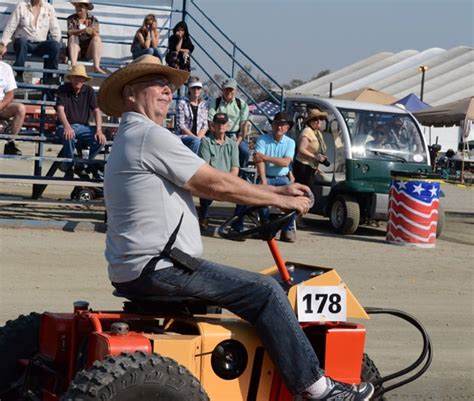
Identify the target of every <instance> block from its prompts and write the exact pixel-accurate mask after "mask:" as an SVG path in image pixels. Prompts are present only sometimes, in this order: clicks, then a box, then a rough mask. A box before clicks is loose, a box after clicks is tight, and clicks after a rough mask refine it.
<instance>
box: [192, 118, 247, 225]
mask: <svg viewBox="0 0 474 401" xmlns="http://www.w3.org/2000/svg"><path fill="white" fill-rule="evenodd" d="M228 121H229V118H228V117H227V114H225V113H216V114H214V118H213V120H212V128H213V129H212V133H211V135H210V136H208V137H204V138H203V139H202V140H201V147H200V148H199V156H200V157H201V158H202V159H204V160H205V161H206V162H207V164H209V165H210V166H212V167H215V168H216V169H217V170H220V171H224V172H226V173H231V174H232V175H235V176H237V175H239V148H238V146H237V142H235V141H234V140H232V139H230V138H229V137H227V136H226V132H227V129H228V125H229V124H228ZM199 201H200V205H201V209H200V214H199V226H200V228H201V230H202V231H205V230H207V228H208V224H209V222H208V213H209V206H210V205H211V203H212V200H211V199H205V198H200V199H199Z"/></svg>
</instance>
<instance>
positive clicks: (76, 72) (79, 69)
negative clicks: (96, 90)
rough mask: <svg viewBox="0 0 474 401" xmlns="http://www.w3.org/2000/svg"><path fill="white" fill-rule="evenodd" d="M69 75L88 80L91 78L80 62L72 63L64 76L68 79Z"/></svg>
mask: <svg viewBox="0 0 474 401" xmlns="http://www.w3.org/2000/svg"><path fill="white" fill-rule="evenodd" d="M70 77H83V78H85V79H87V80H88V81H89V79H92V78H91V77H90V76H89V75H87V71H86V67H84V65H82V64H76V65H73V66H72V67H71V69H70V70H69V71H68V72H67V74H66V75H65V77H64V78H66V79H69V78H70Z"/></svg>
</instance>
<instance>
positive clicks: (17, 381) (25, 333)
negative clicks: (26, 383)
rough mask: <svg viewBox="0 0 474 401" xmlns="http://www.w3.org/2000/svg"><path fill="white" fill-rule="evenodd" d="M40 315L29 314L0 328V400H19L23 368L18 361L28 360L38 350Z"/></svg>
mask: <svg viewBox="0 0 474 401" xmlns="http://www.w3.org/2000/svg"><path fill="white" fill-rule="evenodd" d="M40 318H41V315H40V314H39V313H30V314H29V315H28V316H25V315H21V316H19V317H18V318H17V319H15V320H9V321H8V322H7V323H6V325H5V326H3V327H0V355H1V357H0V399H1V400H2V401H10V400H18V399H21V396H20V391H21V388H22V380H21V379H22V375H23V374H24V372H25V368H23V367H22V366H21V364H20V363H19V360H20V359H29V358H31V357H33V356H34V355H35V354H36V353H37V352H38V350H39V339H38V337H39V325H40Z"/></svg>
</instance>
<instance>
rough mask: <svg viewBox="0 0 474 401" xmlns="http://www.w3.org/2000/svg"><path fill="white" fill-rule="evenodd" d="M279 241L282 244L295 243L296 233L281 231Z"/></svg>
mask: <svg viewBox="0 0 474 401" xmlns="http://www.w3.org/2000/svg"><path fill="white" fill-rule="evenodd" d="M280 241H283V242H295V241H296V233H295V232H294V231H282V232H281V234H280Z"/></svg>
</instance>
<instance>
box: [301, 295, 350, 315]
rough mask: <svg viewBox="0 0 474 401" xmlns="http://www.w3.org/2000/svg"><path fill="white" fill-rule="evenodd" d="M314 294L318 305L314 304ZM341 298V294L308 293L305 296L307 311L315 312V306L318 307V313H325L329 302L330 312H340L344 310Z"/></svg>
mask: <svg viewBox="0 0 474 401" xmlns="http://www.w3.org/2000/svg"><path fill="white" fill-rule="evenodd" d="M313 296H314V303H315V304H316V305H313ZM341 300H342V298H341V296H340V295H339V294H306V295H305V296H304V297H303V301H304V302H305V303H306V310H305V313H314V311H313V307H317V308H318V309H317V311H316V313H323V311H324V307H325V306H326V304H328V310H329V312H331V313H339V312H340V311H341V310H342V305H341ZM328 301H329V302H328Z"/></svg>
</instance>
